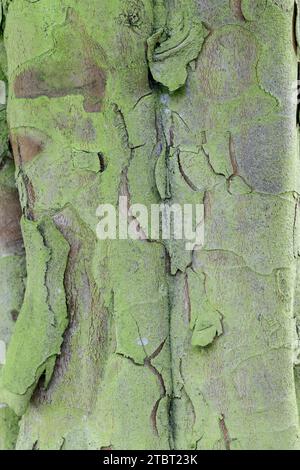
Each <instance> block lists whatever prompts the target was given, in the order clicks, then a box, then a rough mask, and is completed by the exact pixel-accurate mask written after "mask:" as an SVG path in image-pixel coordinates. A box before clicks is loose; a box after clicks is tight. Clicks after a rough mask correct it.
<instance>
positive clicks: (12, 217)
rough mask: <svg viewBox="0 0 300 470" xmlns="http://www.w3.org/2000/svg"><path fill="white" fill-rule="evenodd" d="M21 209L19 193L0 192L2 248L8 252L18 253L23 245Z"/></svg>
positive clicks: (5, 190) (11, 190)
mask: <svg viewBox="0 0 300 470" xmlns="http://www.w3.org/2000/svg"><path fill="white" fill-rule="evenodd" d="M21 216H22V213H21V207H20V202H19V197H18V192H17V191H16V190H13V189H9V188H4V190H3V191H1V192H0V247H1V248H2V249H4V251H5V250H6V249H7V251H9V252H10V251H11V250H13V251H18V249H19V248H20V246H22V245H23V240H22V233H21V227H20V219H21Z"/></svg>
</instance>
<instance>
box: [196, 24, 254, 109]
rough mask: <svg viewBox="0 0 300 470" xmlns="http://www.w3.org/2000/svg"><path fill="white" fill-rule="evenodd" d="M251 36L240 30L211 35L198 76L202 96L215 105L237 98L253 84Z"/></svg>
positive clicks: (252, 38) (229, 30)
mask: <svg viewBox="0 0 300 470" xmlns="http://www.w3.org/2000/svg"><path fill="white" fill-rule="evenodd" d="M257 60H258V53H257V46H256V42H255V39H254V36H253V35H252V34H251V33H249V32H248V31H246V30H245V29H244V28H242V27H240V26H225V27H223V28H221V29H219V30H218V31H217V32H214V33H212V34H211V35H210V36H209V37H208V38H207V40H206V43H205V44H204V47H203V50H202V52H201V54H200V57H199V61H198V65H197V72H196V73H197V74H198V77H199V89H200V92H201V93H203V95H205V96H207V97H209V98H212V99H214V100H218V101H226V100H230V99H233V98H236V97H239V96H240V95H241V94H242V93H243V92H245V91H246V90H247V89H248V88H249V87H250V86H251V85H253V84H255V83H256V72H255V65H256V63H257Z"/></svg>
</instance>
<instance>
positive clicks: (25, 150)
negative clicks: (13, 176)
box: [10, 134, 45, 166]
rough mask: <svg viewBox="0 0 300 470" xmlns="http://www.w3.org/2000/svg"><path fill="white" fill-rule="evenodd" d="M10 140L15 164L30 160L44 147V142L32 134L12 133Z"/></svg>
mask: <svg viewBox="0 0 300 470" xmlns="http://www.w3.org/2000/svg"><path fill="white" fill-rule="evenodd" d="M10 141H11V146H12V150H13V155H14V159H15V164H16V165H17V166H21V165H22V164H24V163H27V162H30V161H31V160H32V159H33V158H34V157H36V156H37V155H39V154H40V153H41V152H42V151H43V150H44V148H45V142H44V141H43V140H41V139H40V138H39V137H37V136H34V135H25V134H24V135H12V136H11V138H10Z"/></svg>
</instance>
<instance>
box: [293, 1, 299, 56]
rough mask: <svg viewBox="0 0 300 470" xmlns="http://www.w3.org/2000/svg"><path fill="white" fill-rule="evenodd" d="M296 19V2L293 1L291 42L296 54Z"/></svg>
mask: <svg viewBox="0 0 300 470" xmlns="http://www.w3.org/2000/svg"><path fill="white" fill-rule="evenodd" d="M297 20H298V4H297V2H294V11H293V18H292V22H293V24H292V43H293V48H294V51H295V54H296V55H297V54H298V42H297Z"/></svg>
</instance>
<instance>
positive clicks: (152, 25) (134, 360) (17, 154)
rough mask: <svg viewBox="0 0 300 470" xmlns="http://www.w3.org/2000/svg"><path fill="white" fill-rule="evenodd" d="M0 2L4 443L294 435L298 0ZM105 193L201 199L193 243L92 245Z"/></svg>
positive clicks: (265, 439) (278, 439)
mask: <svg viewBox="0 0 300 470" xmlns="http://www.w3.org/2000/svg"><path fill="white" fill-rule="evenodd" d="M2 5H3V12H4V14H5V15H6V25H5V34H4V36H5V48H6V51H7V56H8V67H7V78H8V82H9V96H8V120H9V127H10V134H11V145H12V151H13V154H14V159H15V165H16V182H17V185H18V190H19V197H20V201H21V207H22V212H23V222H22V224H23V234H24V244H25V248H26V257H27V286H26V293H25V299H24V303H23V307H22V309H21V313H20V315H19V317H18V320H17V323H16V327H15V331H14V334H13V337H12V340H11V343H10V346H9V349H8V355H7V363H6V365H5V367H4V368H3V369H2V373H1V383H2V397H3V398H2V400H4V401H6V402H8V403H9V404H10V405H11V406H12V407H14V408H15V410H16V411H17V413H18V414H20V415H22V417H21V421H20V432H19V434H18V440H17V444H16V448H17V449H32V448H35V449H80V448H87V449H101V448H103V449H107V448H111V449H170V448H172V449H173V448H175V449H199V450H203V449H209V450H211V449H226V450H228V449H258V448H260V449H299V438H298V434H299V411H298V404H299V396H300V392H299V390H300V386H299V363H298V359H299V358H298V356H299V344H298V343H299V339H298V338H299V336H298V334H297V332H298V331H299V325H298V323H299V318H298V317H299V313H298V310H299V308H298V307H299V305H298V303H299V299H298V297H299V287H298V284H299V282H298V281H299V280H298V277H299V276H298V273H297V271H298V268H297V259H298V256H299V253H298V251H299V247H298V244H299V243H298V237H299V233H298V232H299V230H298V225H299V224H298V210H299V197H298V194H299V187H298V186H299V158H298V129H297V120H296V115H297V109H296V108H297V105H296V100H295V96H294V95H295V93H293V88H294V86H295V83H296V81H297V67H298V63H297V60H298V59H297V50H296V49H297V47H298V46H297V37H298V35H297V32H296V31H295V27H296V26H297V24H298V23H297V21H296V20H297V18H298V16H297V15H295V11H294V10H293V9H294V2H292V1H275V0H266V1H254V0H251V1H250V0H249V1H248V0H243V1H235V0H233V1H227V0H167V1H161V0H155V1H154V2H153V1H150V0H129V1H128V2H123V1H121V0H103V1H100V0H89V2H88V7H87V2H86V1H84V0H40V1H37V2H29V1H26V0H13V1H11V2H2ZM4 6H5V8H4ZM15 31H18V32H19V33H18V34H17V35H16V34H14V32H15ZM295 41H296V42H295ZM11 165H12V162H11V163H10V168H11V167H12V166H11ZM10 171H11V170H10ZM2 172H3V170H2V171H1V172H0V177H1V174H2V175H4V173H2ZM0 191H2V186H1V181H0ZM1 194H2V192H1ZM6 194H7V193H6ZM119 196H126V197H127V198H128V202H129V203H130V204H133V203H139V204H144V205H145V206H146V207H147V208H148V209H149V208H150V205H151V204H154V203H155V204H160V203H163V202H164V203H166V204H169V205H171V204H173V203H175V204H187V203H189V204H191V203H192V204H199V203H203V205H204V212H205V244H204V247H203V248H202V249H201V250H197V249H196V248H197V247H195V250H194V251H193V252H188V251H186V250H185V248H184V242H185V241H184V240H182V241H178V240H174V239H171V240H168V241H165V242H164V243H163V242H162V241H161V240H156V239H146V240H145V239H144V240H141V239H140V240H115V241H111V240H98V239H97V236H96V227H97V223H98V220H97V215H96V209H97V206H98V205H99V204H101V203H105V204H112V205H113V206H114V207H115V208H116V209H118V198H119ZM3 197H4V196H3ZM5 197H7V196H5ZM0 210H1V208H0ZM141 229H143V227H141ZM9 240H10V237H8V241H9ZM0 243H1V239H0ZM14 260H15V261H16V258H15V259H14ZM0 261H1V260H0ZM2 261H3V260H2ZM0 268H1V263H0ZM5 269H6V268H5ZM14 269H18V268H14ZM0 276H1V271H0ZM18 285H19V284H18ZM18 289H19V290H18ZM16 292H17V293H18V299H19V298H20V295H19V294H20V288H19V287H18V288H17V291H16ZM18 302H19V300H18ZM18 308H19V307H18ZM297 396H298V401H297ZM0 429H1V428H0ZM127 430H129V432H127Z"/></svg>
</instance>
